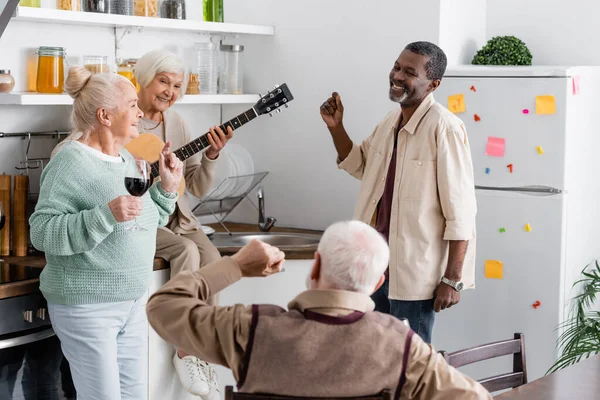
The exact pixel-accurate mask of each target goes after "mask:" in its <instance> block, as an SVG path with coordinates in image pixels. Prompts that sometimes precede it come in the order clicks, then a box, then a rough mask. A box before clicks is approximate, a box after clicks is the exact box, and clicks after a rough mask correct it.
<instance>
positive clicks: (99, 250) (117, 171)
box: [29, 143, 176, 304]
mask: <svg viewBox="0 0 600 400" xmlns="http://www.w3.org/2000/svg"><path fill="white" fill-rule="evenodd" d="M121 157H122V158H123V159H124V160H125V162H123V163H113V162H110V161H104V160H101V159H99V158H97V157H95V156H94V155H93V154H91V153H89V152H88V151H87V150H86V149H84V148H82V147H81V145H79V144H78V143H69V144H66V145H65V146H64V147H63V148H62V149H61V151H60V152H58V153H57V154H56V156H54V157H53V158H52V160H51V161H50V162H49V163H48V165H47V166H46V168H45V169H44V172H43V173H42V177H41V189H40V195H39V199H38V203H37V206H36V208H35V212H34V213H33V215H32V216H31V218H30V219H29V224H30V227H31V228H30V230H31V242H32V243H33V245H34V246H35V248H36V249H38V250H41V251H43V252H45V254H46V261H47V264H46V267H44V270H43V271H42V274H41V276H40V290H41V291H42V293H43V294H44V297H46V299H47V300H48V302H50V303H55V304H91V303H110V302H119V301H128V300H134V299H137V298H139V297H141V296H142V295H143V294H144V293H145V292H146V290H147V289H148V286H149V284H150V278H151V274H152V264H153V260H154V253H155V250H156V229H157V227H158V226H163V225H164V224H166V223H167V221H168V217H169V215H170V214H171V213H172V212H173V211H174V209H175V202H176V199H169V198H167V197H166V196H165V192H164V190H163V189H162V188H161V186H160V184H159V183H156V184H154V185H152V187H151V188H150V190H148V192H146V194H144V196H143V197H142V200H143V204H144V206H143V207H144V208H143V210H142V214H141V215H140V216H139V217H138V218H137V220H138V223H139V224H140V225H141V226H142V227H144V228H146V229H147V231H126V230H125V227H127V226H128V225H130V224H132V223H133V221H129V222H123V223H118V222H117V221H116V220H115V217H114V216H113V214H112V212H111V211H110V208H109V207H108V203H109V202H110V201H112V200H114V199H115V198H117V197H119V196H122V195H128V193H127V191H126V189H125V182H124V178H125V167H126V165H127V163H128V162H132V161H133V157H132V156H131V154H129V153H128V152H127V151H126V150H124V149H123V150H121Z"/></svg>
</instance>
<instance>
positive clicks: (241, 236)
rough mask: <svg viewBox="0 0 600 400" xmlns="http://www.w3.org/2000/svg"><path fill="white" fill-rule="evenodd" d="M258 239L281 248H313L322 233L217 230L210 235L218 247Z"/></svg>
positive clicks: (227, 246)
mask: <svg viewBox="0 0 600 400" xmlns="http://www.w3.org/2000/svg"><path fill="white" fill-rule="evenodd" d="M254 239H258V240H261V241H263V242H265V243H268V244H270V245H273V246H276V247H279V248H280V249H281V250H286V249H287V250H311V249H314V250H316V249H317V246H318V244H319V240H321V235H316V234H310V233H285V232H266V233H265V232H261V233H255V232H233V233H232V234H231V235H230V234H228V233H226V232H217V233H214V234H213V235H211V236H210V240H211V241H212V243H213V244H214V245H215V246H216V247H217V248H225V247H226V248H241V247H243V246H245V245H246V244H248V243H250V242H251V241H252V240H254Z"/></svg>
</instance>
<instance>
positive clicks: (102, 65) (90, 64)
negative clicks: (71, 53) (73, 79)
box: [83, 56, 108, 74]
mask: <svg viewBox="0 0 600 400" xmlns="http://www.w3.org/2000/svg"><path fill="white" fill-rule="evenodd" d="M83 67H84V68H85V69H87V70H88V71H90V72H91V73H92V74H102V73H105V72H108V57H106V56H83Z"/></svg>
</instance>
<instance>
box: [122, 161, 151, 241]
mask: <svg viewBox="0 0 600 400" xmlns="http://www.w3.org/2000/svg"><path fill="white" fill-rule="evenodd" d="M150 185H151V182H150V164H148V162H146V161H145V160H134V161H132V162H130V163H129V164H128V165H127V169H126V171H125V189H127V192H129V194H130V195H132V196H136V197H142V196H143V195H144V193H146V192H147V191H148V189H150ZM125 229H126V230H128V231H147V229H145V228H142V227H141V226H140V225H139V224H138V222H137V217H135V219H134V222H133V225H130V226H128V227H127V228H125Z"/></svg>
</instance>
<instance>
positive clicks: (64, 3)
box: [56, 0, 81, 11]
mask: <svg viewBox="0 0 600 400" xmlns="http://www.w3.org/2000/svg"><path fill="white" fill-rule="evenodd" d="M56 8H57V9H59V10H68V11H81V0H56Z"/></svg>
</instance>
